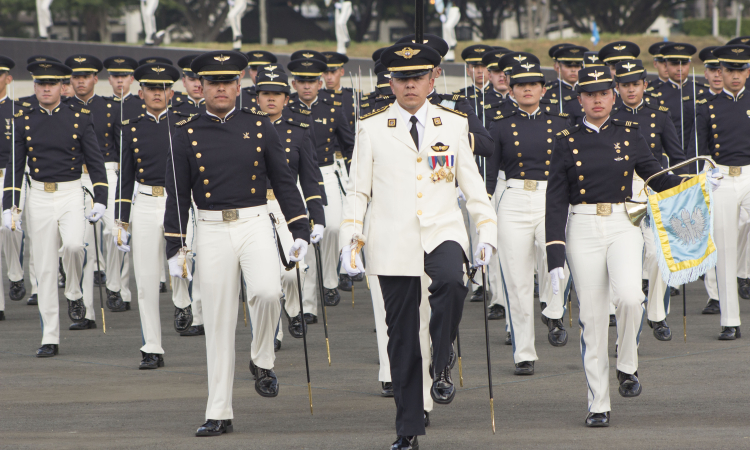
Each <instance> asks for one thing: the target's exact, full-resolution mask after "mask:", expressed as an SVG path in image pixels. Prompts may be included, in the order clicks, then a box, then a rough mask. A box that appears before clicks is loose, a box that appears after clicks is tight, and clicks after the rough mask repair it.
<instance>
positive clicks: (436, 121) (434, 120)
mask: <svg viewBox="0 0 750 450" xmlns="http://www.w3.org/2000/svg"><path fill="white" fill-rule="evenodd" d="M432 124H433V125H435V126H436V127H439V126H440V125H442V124H443V122H442V121H441V120H440V117H433V118H432Z"/></svg>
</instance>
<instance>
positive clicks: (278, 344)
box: [273, 338, 281, 353]
mask: <svg viewBox="0 0 750 450" xmlns="http://www.w3.org/2000/svg"><path fill="white" fill-rule="evenodd" d="M279 350H281V341H280V340H278V339H276V338H274V339H273V352H274V353H276V352H278V351H279Z"/></svg>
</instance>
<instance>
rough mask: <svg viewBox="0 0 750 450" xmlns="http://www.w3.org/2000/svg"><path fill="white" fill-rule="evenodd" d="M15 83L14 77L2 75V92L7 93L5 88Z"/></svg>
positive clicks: (6, 74)
mask: <svg viewBox="0 0 750 450" xmlns="http://www.w3.org/2000/svg"><path fill="white" fill-rule="evenodd" d="M11 81H13V76H12V75H11V74H9V73H8V72H3V73H2V75H0V92H5V88H6V87H7V86H8V84H10V82H11Z"/></svg>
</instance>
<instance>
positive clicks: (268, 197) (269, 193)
mask: <svg viewBox="0 0 750 450" xmlns="http://www.w3.org/2000/svg"><path fill="white" fill-rule="evenodd" d="M266 200H276V195H275V194H274V193H273V189H268V190H267V191H266Z"/></svg>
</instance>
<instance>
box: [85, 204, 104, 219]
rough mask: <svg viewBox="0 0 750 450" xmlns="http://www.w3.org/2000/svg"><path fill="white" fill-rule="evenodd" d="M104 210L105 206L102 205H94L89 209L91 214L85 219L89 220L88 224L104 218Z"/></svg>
mask: <svg viewBox="0 0 750 450" xmlns="http://www.w3.org/2000/svg"><path fill="white" fill-rule="evenodd" d="M106 210H107V206H106V205H102V204H101V203H94V207H93V208H91V213H89V215H88V216H86V218H87V219H89V222H91V223H96V222H98V221H99V219H101V218H102V217H103V216H104V211H106Z"/></svg>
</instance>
